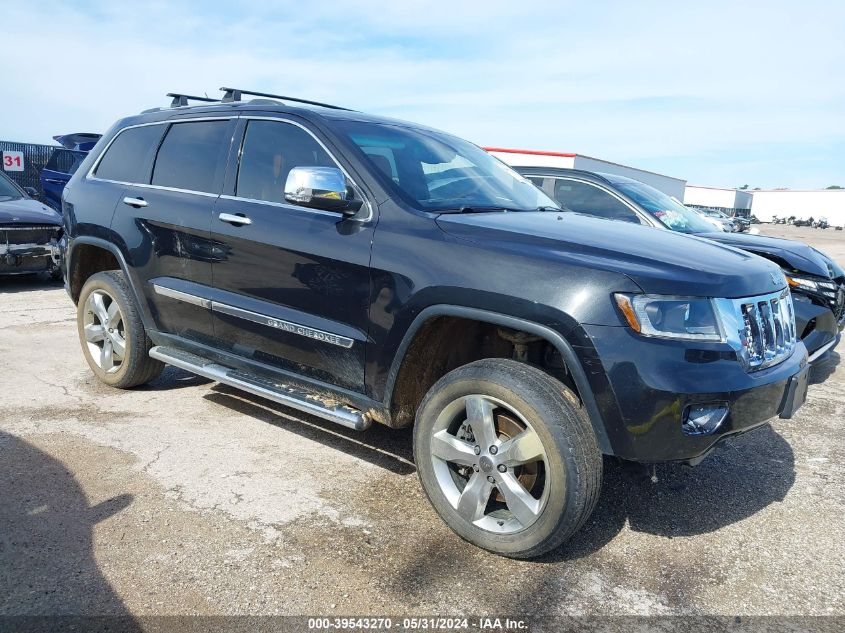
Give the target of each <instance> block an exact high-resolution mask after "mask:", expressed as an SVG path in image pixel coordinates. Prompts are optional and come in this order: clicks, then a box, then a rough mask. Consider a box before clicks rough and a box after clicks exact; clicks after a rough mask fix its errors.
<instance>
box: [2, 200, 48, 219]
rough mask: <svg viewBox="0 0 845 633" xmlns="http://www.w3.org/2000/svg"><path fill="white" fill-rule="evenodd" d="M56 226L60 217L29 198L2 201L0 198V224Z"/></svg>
mask: <svg viewBox="0 0 845 633" xmlns="http://www.w3.org/2000/svg"><path fill="white" fill-rule="evenodd" d="M18 222H20V223H21V224H56V225H61V223H62V216H61V215H59V214H58V213H57V212H56V211H54V210H53V209H51V208H50V207H48V206H46V205H43V204H41V203H40V202H38V200H32V199H30V198H15V199H13V200H4V199H3V198H0V224H16V223H18Z"/></svg>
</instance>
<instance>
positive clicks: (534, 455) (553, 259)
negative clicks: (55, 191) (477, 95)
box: [63, 89, 808, 557]
mask: <svg viewBox="0 0 845 633" xmlns="http://www.w3.org/2000/svg"><path fill="white" fill-rule="evenodd" d="M248 94H253V95H255V94H256V93H250V92H248V91H244V90H235V89H227V92H226V95H225V96H224V99H223V102H221V103H214V104H203V105H197V106H191V105H181V103H182V102H183V100H182V99H181V98H180V97H179V96H178V95H177V96H176V97H174V102H176V104H178V105H176V107H171V108H162V109H156V110H154V111H147V112H146V113H142V114H140V115H137V116H130V117H128V118H125V119H122V120H121V121H119V122H117V123H116V124H115V125H114V126H113V127H112V128H111V129H110V130H109V131H108V132H107V134H106V135H105V138H104V141H105V142H103V143H100V144H98V145H97V147H96V148H95V149H94V150H93V151H92V152H91V154H90V155H89V156H88V157H87V158H86V159H85V162H84V163H83V164H82V166H81V167H80V168H79V170H78V171H77V173H76V174H75V175H74V176H73V178H71V181H70V183H69V184H68V186H67V188H66V189H65V194H64V204H63V206H64V210H65V215H64V221H65V226H66V230H67V240H66V252H67V257H66V259H65V266H66V279H67V289H68V291H69V293H70V296H71V298H72V300H73V301H74V302H75V303H76V305H77V322H78V331H79V336H80V342H81V346H82V353H83V355H84V357H85V359H86V361H87V362H88V365H89V366H90V368H91V371H92V372H93V373H94V375H95V376H97V378H99V379H100V380H101V381H103V382H104V383H106V384H108V385H112V386H114V387H120V388H131V387H134V386H137V385H140V384H143V383H146V382H149V381H151V380H153V379H154V378H155V377H156V376H158V375H159V373H160V372H161V371H162V367H163V365H164V364H165V363H167V364H170V365H174V366H176V367H181V368H183V369H185V370H187V371H190V372H193V373H196V374H199V375H202V376H206V377H208V378H211V379H213V380H217V381H220V382H222V383H225V384H227V385H230V386H233V387H235V388H237V389H241V390H244V391H246V392H250V393H253V394H257V395H260V396H262V397H264V398H267V399H270V400H272V401H275V402H278V403H281V404H284V405H287V406H290V407H293V408H295V409H299V410H302V411H305V412H308V413H311V414H315V415H318V416H322V417H323V418H325V419H327V420H329V421H332V422H336V423H338V424H341V425H345V426H348V427H351V428H354V429H361V430H363V429H366V428H367V427H368V426H369V425H370V424H371V423H372V422H379V423H382V424H386V425H388V426H391V427H405V426H409V425H412V424H413V425H414V456H415V462H416V466H417V470H418V474H419V478H420V481H421V483H422V487H423V488H424V490H425V492H426V494H427V495H428V498H429V500H430V501H431V503H432V505H433V506H434V508H435V509H436V511H437V512H438V513H439V514H440V516H441V517H442V518H443V519H444V520H445V522H446V523H447V524H448V525H449V526H450V527H451V528H452V529H453V530H454V531H455V532H456V533H457V534H459V535H460V536H462V537H463V538H465V539H467V540H468V541H470V542H472V543H475V544H476V545H478V546H480V547H484V548H486V549H489V550H491V551H494V552H497V553H499V554H503V555H506V556H512V557H531V556H536V555H539V554H541V553H543V552H546V551H548V550H550V549H552V548H554V547H556V546H557V545H559V544H560V543H562V542H563V541H565V540H566V539H567V538H569V537H570V536H571V535H572V534H573V533H574V532H575V531H576V530H578V529H579V527H580V526H581V525H583V523H584V521H585V520H586V519H587V517H588V516H589V515H590V513H591V512H592V510H593V507H594V506H595V503H596V500H597V499H598V495H599V488H600V485H601V479H602V459H601V455H602V453H604V454H607V455H615V456H618V457H621V458H624V459H630V460H636V461H640V462H647V463H651V462H663V461H667V460H682V461H686V462H689V463H697V462H698V461H699V460H701V459H702V458H703V457H704V456H706V455H707V454H708V453H709V452H710V450H711V449H712V448H713V447H714V446H715V445H716V444H717V443H718V442H719V441H720V440H722V439H723V438H725V437H729V436H732V435H735V434H737V433H742V432H745V431H748V430H750V429H753V428H755V427H758V426H760V425H762V424H764V423H765V422H766V421H768V420H770V419H771V418H773V417H778V416H780V417H782V418H788V417H790V416H792V415H793V414H794V412H795V410H796V409H797V408H798V407H799V406H801V404H802V403H803V402H804V400H805V398H806V393H807V375H808V367H807V352H806V349H805V347H804V344H803V343H801V341H800V340H798V337H797V335H796V331H795V320H794V317H793V307H792V299H791V295H790V293H789V291H788V286H787V282H786V279H785V278H784V275H783V273H782V272H781V270H780V268H778V267H777V266H776V265H774V264H772V263H771V262H769V261H767V260H765V259H762V258H760V257H757V256H755V255H752V254H749V253H745V252H742V251H739V250H736V249H733V248H728V247H725V246H722V245H719V244H716V243H714V242H710V241H707V240H698V239H694V238H690V237H688V236H686V235H682V234H679V233H672V232H670V231H655V230H652V229H650V228H647V227H643V226H633V225H628V224H624V223H619V222H605V221H603V220H598V219H595V218H590V217H586V216H582V215H577V214H573V213H562V212H561V211H560V209H559V208H558V206H557V205H556V203H555V202H554V201H553V200H552V199H551V198H550V197H549V196H547V195H546V194H545V193H543V192H542V191H540V190H538V189H537V188H536V187H534V186H533V185H531V183H529V182H528V181H527V180H525V179H524V178H522V177H521V176H519V175H518V174H517V173H516V172H515V171H513V170H511V169H510V168H509V167H507V166H505V165H504V164H502V163H501V162H500V161H498V160H497V159H495V158H493V157H492V156H490V155H489V154H487V153H486V152H484V151H483V150H482V149H480V148H478V147H477V146H475V145H472V144H471V143H468V142H466V141H463V140H461V139H459V138H457V137H454V136H451V135H449V134H445V133H443V132H438V131H436V130H433V129H430V128H427V127H422V126H418V125H415V124H412V123H406V122H401V121H396V120H393V119H385V118H382V117H377V116H369V115H366V114H363V113H360V112H351V111H348V110H345V109H343V108H338V107H334V106H322V105H320V104H316V105H315V104H313V102H308V101H302V100H297V99H292V98H290V97H276V98H268V97H273V96H272V95H266V94H260V95H259V96H261V97H262V98H261V99H257V100H252V101H244V100H242V99H243V97H244V96H245V95H248ZM202 244H205V245H206V246H204V247H202V246H200V245H202ZM772 332H775V333H776V335H775V336H772V335H771V333H772ZM288 467H290V468H294V467H295V464H290V465H288ZM409 520H414V521H418V520H420V519H419V517H413V518H409Z"/></svg>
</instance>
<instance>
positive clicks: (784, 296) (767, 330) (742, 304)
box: [719, 289, 797, 371]
mask: <svg viewBox="0 0 845 633" xmlns="http://www.w3.org/2000/svg"><path fill="white" fill-rule="evenodd" d="M719 303H720V304H723V305H725V309H726V310H728V311H732V312H733V314H734V315H735V317H733V318H730V319H728V321H729V323H727V324H726V325H727V330H728V331H727V336H728V342H729V343H730V344H731V345H732V346H733V347H734V348H735V349H736V350H737V352H738V355H739V356H740V357H741V358H742V360H743V362H744V364H745V366H746V368H747V369H748V370H749V371H754V370H758V369H764V368H766V367H771V366H772V365H776V364H777V363H779V362H781V361H783V360H785V359H786V358H788V357H789V356H790V355H791V354H792V351H793V349H794V348H795V344H796V342H797V338H796V331H795V312H794V309H793V305H792V296H791V295H790V293H789V291H788V290H785V289H784V290H780V291H778V292H775V293H772V294H768V295H763V296H760V297H749V298H747V299H728V300H724V301H723V302H722V301H720V302H719Z"/></svg>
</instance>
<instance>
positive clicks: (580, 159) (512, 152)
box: [484, 147, 687, 200]
mask: <svg viewBox="0 0 845 633" xmlns="http://www.w3.org/2000/svg"><path fill="white" fill-rule="evenodd" d="M484 149H486V150H487V151H488V152H490V153H491V154H493V156H496V157H497V158H499V159H501V160H502V161H504V162H505V163H507V164H508V165H511V166H513V167H562V168H569V169H584V170H586V171H597V172H601V173H606V174H616V175H618V176H627V177H628V178H633V179H634V180H639V181H641V182H644V183H646V184H649V185H651V186H652V187H654V188H655V189H660V190H661V191H663V192H664V193H667V194H669V195H670V196H674V197H675V198H677V199H678V200H683V199H684V188H685V187H686V184H687V182H686V180H681V179H680V178H673V177H672V176H664V175H663V174H656V173H654V172H652V171H646V170H645V169H637V168H636V167H628V166H626V165H620V164H618V163H611V162H610V161H606V160H601V159H598V158H591V157H590V156H583V155H581V154H570V153H566V152H546V151H540V150H533V149H510V148H507V147H485V148H484Z"/></svg>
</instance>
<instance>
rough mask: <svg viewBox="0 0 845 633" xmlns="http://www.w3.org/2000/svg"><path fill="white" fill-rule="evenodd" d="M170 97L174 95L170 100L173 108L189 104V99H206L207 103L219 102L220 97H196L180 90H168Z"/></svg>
mask: <svg viewBox="0 0 845 633" xmlns="http://www.w3.org/2000/svg"><path fill="white" fill-rule="evenodd" d="M167 96H168V97H173V101H171V102H170V107H171V108H181V107H183V106H186V105H188V101H205V102H207V103H217V102H218V101H220V99H210V98H209V97H195V96H194V95H185V94H182V93H179V92H168V93H167Z"/></svg>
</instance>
